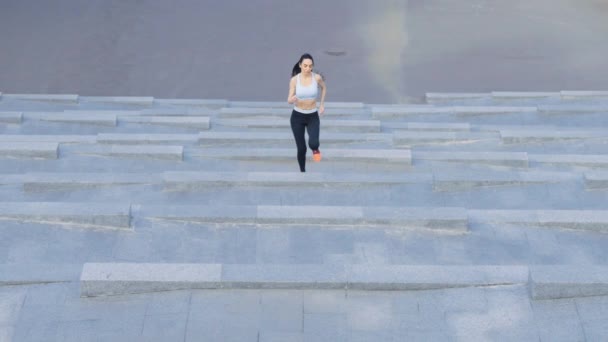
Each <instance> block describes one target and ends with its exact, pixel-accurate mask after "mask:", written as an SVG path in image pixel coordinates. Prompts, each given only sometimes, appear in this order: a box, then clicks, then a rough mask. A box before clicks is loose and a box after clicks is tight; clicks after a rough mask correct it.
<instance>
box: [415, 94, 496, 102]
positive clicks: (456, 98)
mask: <svg viewBox="0 0 608 342" xmlns="http://www.w3.org/2000/svg"><path fill="white" fill-rule="evenodd" d="M491 98H492V94H491V93H426V94H425V99H426V102H427V103H431V104H432V103H437V104H445V103H454V102H463V101H484V100H490V99H491Z"/></svg>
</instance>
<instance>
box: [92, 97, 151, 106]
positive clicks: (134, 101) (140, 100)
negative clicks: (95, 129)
mask: <svg viewBox="0 0 608 342" xmlns="http://www.w3.org/2000/svg"><path fill="white" fill-rule="evenodd" d="M81 100H82V101H86V102H106V103H119V104H126V105H142V106H151V105H153V104H154V98H153V97H150V96H82V97H81Z"/></svg>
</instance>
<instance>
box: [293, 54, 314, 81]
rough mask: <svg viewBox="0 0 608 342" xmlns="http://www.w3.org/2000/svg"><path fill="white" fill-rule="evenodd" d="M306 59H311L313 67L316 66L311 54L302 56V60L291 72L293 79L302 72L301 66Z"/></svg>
mask: <svg viewBox="0 0 608 342" xmlns="http://www.w3.org/2000/svg"><path fill="white" fill-rule="evenodd" d="M305 59H310V60H311V61H312V65H315V60H314V59H313V58H312V56H311V55H310V54H309V53H305V54H303V55H302V56H300V60H299V61H298V62H297V63H296V65H294V66H293V69H292V70H291V76H292V77H293V76H295V75H297V74H299V73H301V72H302V69H301V68H300V64H302V61H303V60H305Z"/></svg>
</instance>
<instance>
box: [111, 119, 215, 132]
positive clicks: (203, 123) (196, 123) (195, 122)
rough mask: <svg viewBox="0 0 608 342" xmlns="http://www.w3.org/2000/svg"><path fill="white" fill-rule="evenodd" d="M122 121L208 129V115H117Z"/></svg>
mask: <svg viewBox="0 0 608 342" xmlns="http://www.w3.org/2000/svg"><path fill="white" fill-rule="evenodd" d="M118 119H119V120H120V121H123V122H129V123H139V124H150V125H164V126H178V127H188V128H198V129H209V122H210V120H209V118H208V117H198V116H196V117H193V116H183V117H182V116H123V117H121V116H119V117H118Z"/></svg>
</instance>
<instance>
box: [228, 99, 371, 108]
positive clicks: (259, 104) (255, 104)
mask: <svg viewBox="0 0 608 342" xmlns="http://www.w3.org/2000/svg"><path fill="white" fill-rule="evenodd" d="M228 107H233V108H234V107H246V108H293V104H289V103H287V102H285V101H283V102H277V101H267V102H264V101H230V102H229V104H228ZM364 107H365V105H364V104H363V103H362V102H325V108H326V109H329V108H332V109H333V108H364Z"/></svg>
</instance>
